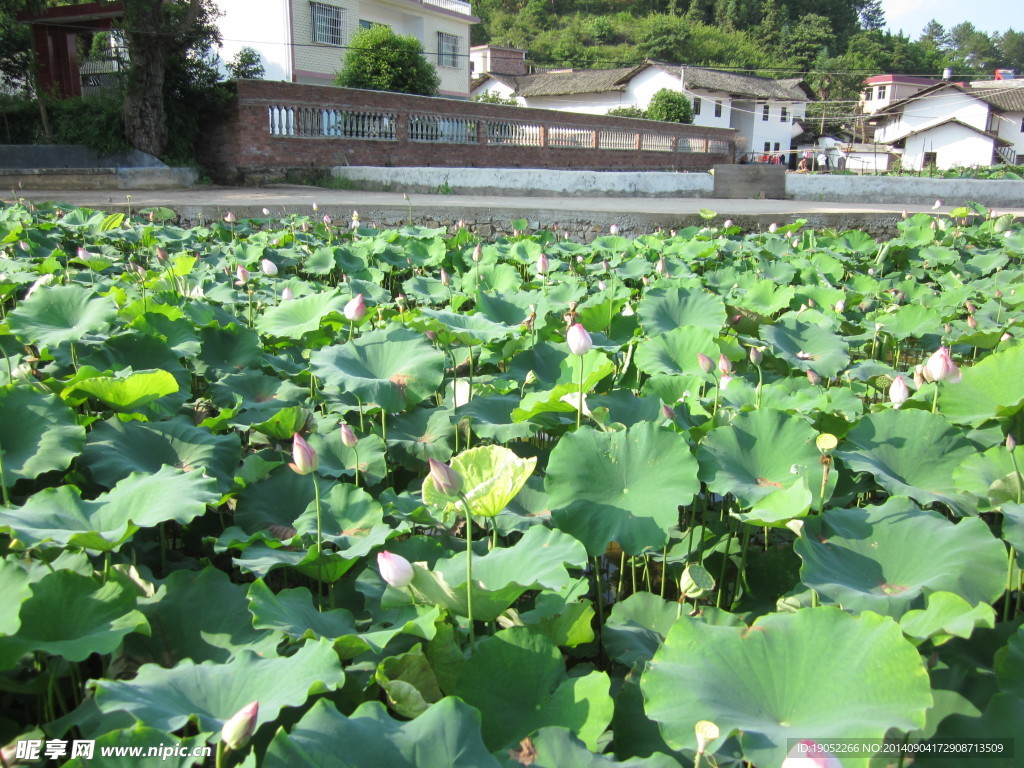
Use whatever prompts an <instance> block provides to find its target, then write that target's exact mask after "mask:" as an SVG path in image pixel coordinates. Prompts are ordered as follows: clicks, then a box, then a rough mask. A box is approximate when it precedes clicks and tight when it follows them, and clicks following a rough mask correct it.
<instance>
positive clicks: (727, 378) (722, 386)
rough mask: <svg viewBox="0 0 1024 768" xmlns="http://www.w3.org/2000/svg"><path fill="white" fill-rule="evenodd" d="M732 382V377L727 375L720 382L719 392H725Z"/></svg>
mask: <svg viewBox="0 0 1024 768" xmlns="http://www.w3.org/2000/svg"><path fill="white" fill-rule="evenodd" d="M730 381H732V376H730V375H728V374H726V375H724V376H722V377H721V378H720V379H719V380H718V391H719V392H724V391H725V388H726V387H728V386H729V382H730Z"/></svg>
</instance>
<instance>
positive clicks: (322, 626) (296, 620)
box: [248, 579, 356, 640]
mask: <svg viewBox="0 0 1024 768" xmlns="http://www.w3.org/2000/svg"><path fill="white" fill-rule="evenodd" d="M248 599H249V612H250V613H251V614H252V626H254V627H255V628H256V629H271V630H274V631H276V632H283V633H284V634H286V635H288V636H289V637H294V638H298V639H308V638H319V637H326V638H328V639H331V640H333V639H335V638H338V637H341V636H342V635H352V634H355V633H356V623H355V619H354V618H353V616H352V613H351V612H350V611H347V610H345V609H344V608H337V609H334V610H330V611H323V612H320V611H318V610H317V609H316V608H315V607H314V605H313V595H312V593H311V592H310V591H309V590H308V589H307V588H306V587H297V588H296V589H282V590H281V591H280V592H277V593H276V594H275V593H274V592H273V591H272V590H271V589H270V587H268V586H267V585H266V582H264V581H263V579H256V581H254V582H253V583H252V584H251V585H250V586H249V593H248Z"/></svg>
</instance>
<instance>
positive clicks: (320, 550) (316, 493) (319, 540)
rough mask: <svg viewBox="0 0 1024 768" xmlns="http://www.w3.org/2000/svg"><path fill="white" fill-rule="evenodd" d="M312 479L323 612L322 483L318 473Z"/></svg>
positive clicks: (313, 474) (318, 588)
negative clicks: (317, 477)
mask: <svg viewBox="0 0 1024 768" xmlns="http://www.w3.org/2000/svg"><path fill="white" fill-rule="evenodd" d="M310 477H311V478H313V498H314V500H315V502H316V565H317V572H318V577H317V578H318V580H319V582H320V584H319V586H318V587H317V594H318V595H319V597H320V599H319V600H318V601H317V606H316V607H317V610H318V611H321V612H322V611H323V609H324V560H323V529H322V528H321V525H320V482H319V481H318V480H317V479H316V472H311V473H310Z"/></svg>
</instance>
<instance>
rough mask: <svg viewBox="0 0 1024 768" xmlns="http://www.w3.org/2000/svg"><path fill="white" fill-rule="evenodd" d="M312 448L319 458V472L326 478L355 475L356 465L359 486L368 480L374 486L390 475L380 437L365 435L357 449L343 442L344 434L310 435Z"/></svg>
mask: <svg viewBox="0 0 1024 768" xmlns="http://www.w3.org/2000/svg"><path fill="white" fill-rule="evenodd" d="M309 444H310V446H311V447H312V448H313V450H315V451H316V452H317V455H318V456H319V457H320V467H319V468H318V469H317V472H319V473H320V474H321V475H323V476H324V477H334V478H338V477H341V476H342V475H354V474H355V470H356V462H357V461H358V463H359V477H360V482H362V481H363V478H365V479H366V481H367V482H370V483H373V482H376V481H377V480H379V479H381V478H382V477H384V475H385V474H386V473H387V460H386V458H385V451H384V441H383V440H381V438H380V436H379V435H374V434H369V435H364V436H363V437H360V438H359V442H358V443H357V444H356V445H355V447H352V448H350V447H348V446H347V445H345V444H343V443H342V442H341V431H340V430H338V429H332V430H331V431H330V432H328V433H315V434H312V435H310V436H309Z"/></svg>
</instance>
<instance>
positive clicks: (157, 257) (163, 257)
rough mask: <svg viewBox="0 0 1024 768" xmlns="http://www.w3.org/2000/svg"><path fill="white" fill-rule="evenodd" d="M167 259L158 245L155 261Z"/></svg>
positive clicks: (164, 252) (165, 252)
mask: <svg viewBox="0 0 1024 768" xmlns="http://www.w3.org/2000/svg"><path fill="white" fill-rule="evenodd" d="M79 255H81V254H79ZM167 258H168V254H167V251H165V250H164V249H163V248H162V247H161V246H159V245H158V246H157V247H156V260H157V261H167Z"/></svg>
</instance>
